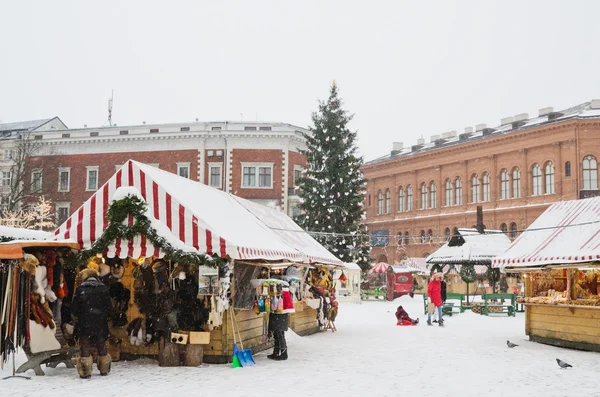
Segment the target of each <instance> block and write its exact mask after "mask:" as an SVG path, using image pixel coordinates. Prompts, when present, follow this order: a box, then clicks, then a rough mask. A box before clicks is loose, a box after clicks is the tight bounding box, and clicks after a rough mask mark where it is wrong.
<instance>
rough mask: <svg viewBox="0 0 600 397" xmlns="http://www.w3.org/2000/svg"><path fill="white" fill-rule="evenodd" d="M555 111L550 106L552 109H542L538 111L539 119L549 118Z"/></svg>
mask: <svg viewBox="0 0 600 397" xmlns="http://www.w3.org/2000/svg"><path fill="white" fill-rule="evenodd" d="M553 111H554V108H553V107H552V106H550V107H547V108H542V109H540V110H538V112H539V115H538V117H544V116H547V115H549V114H550V113H552V112H553Z"/></svg>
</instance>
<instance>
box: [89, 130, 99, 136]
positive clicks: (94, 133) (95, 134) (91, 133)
mask: <svg viewBox="0 0 600 397" xmlns="http://www.w3.org/2000/svg"><path fill="white" fill-rule="evenodd" d="M98 135H100V134H99V133H98V131H92V132H90V136H98Z"/></svg>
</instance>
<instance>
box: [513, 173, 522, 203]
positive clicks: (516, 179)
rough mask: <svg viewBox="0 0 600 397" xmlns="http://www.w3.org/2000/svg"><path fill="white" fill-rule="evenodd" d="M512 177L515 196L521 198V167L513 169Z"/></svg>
mask: <svg viewBox="0 0 600 397" xmlns="http://www.w3.org/2000/svg"><path fill="white" fill-rule="evenodd" d="M512 178H513V181H512V185H513V186H512V189H513V198H519V197H521V170H520V169H519V168H515V169H513V172H512Z"/></svg>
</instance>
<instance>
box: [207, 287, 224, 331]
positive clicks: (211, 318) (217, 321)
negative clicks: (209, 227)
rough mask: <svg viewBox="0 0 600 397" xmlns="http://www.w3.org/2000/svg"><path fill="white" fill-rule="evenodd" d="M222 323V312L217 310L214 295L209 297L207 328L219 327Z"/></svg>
mask: <svg viewBox="0 0 600 397" xmlns="http://www.w3.org/2000/svg"><path fill="white" fill-rule="evenodd" d="M222 324H223V317H222V314H220V313H218V312H217V304H216V303H215V297H214V296H211V297H210V313H209V315H208V329H209V330H210V331H212V330H213V329H215V328H217V327H220V326H221V325H222Z"/></svg>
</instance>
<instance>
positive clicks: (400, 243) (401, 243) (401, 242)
mask: <svg viewBox="0 0 600 397" xmlns="http://www.w3.org/2000/svg"><path fill="white" fill-rule="evenodd" d="M396 240H397V241H398V245H404V239H403V238H402V232H398V235H397V236H396Z"/></svg>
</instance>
